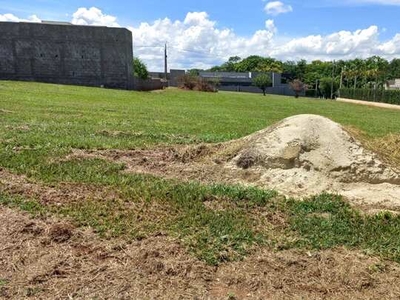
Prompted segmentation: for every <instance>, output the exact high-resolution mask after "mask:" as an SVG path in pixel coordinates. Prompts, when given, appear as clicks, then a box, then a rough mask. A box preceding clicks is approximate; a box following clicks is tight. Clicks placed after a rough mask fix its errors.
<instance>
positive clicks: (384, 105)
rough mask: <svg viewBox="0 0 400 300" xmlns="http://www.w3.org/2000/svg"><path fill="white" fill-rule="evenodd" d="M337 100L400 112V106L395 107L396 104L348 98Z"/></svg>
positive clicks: (338, 99)
mask: <svg viewBox="0 0 400 300" xmlns="http://www.w3.org/2000/svg"><path fill="white" fill-rule="evenodd" d="M336 100H337V101H339V102H347V103H353V104H360V105H367V106H373V107H382V108H389V109H397V110H400V105H395V104H388V103H380V102H371V101H362V100H354V99H347V98H337V99H336Z"/></svg>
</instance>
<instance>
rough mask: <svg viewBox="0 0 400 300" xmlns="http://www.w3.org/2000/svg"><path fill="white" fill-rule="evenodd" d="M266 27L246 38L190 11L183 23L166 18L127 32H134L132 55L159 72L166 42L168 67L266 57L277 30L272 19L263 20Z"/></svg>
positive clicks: (201, 13) (203, 64)
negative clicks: (257, 55) (256, 55)
mask: <svg viewBox="0 0 400 300" xmlns="http://www.w3.org/2000/svg"><path fill="white" fill-rule="evenodd" d="M265 26H266V27H265V28H264V29H260V30H257V31H256V32H254V34H252V35H251V36H249V37H242V36H238V35H237V34H236V33H235V32H234V31H233V30H232V29H228V28H223V29H220V28H218V27H217V25H216V22H214V21H212V20H210V18H209V16H208V14H207V13H206V12H190V13H188V14H187V15H186V17H185V19H184V20H183V21H180V20H176V21H171V20H170V19H168V18H165V19H159V20H156V21H154V22H152V23H141V24H140V25H139V26H138V27H129V29H130V30H131V31H132V33H133V41H134V54H135V55H136V56H138V57H140V58H141V59H143V60H144V61H145V62H146V64H147V65H148V67H149V69H152V70H162V69H163V45H164V43H165V42H168V47H169V55H168V56H169V65H170V67H171V68H208V67H210V66H212V65H215V64H220V63H221V62H223V61H225V60H227V59H228V58H229V57H230V56H234V55H240V56H242V57H246V56H248V55H251V54H259V55H266V53H267V49H268V48H269V47H271V41H272V39H273V37H274V34H275V32H276V28H275V25H274V22H273V21H272V20H268V21H266V23H265ZM142 46H153V47H142Z"/></svg>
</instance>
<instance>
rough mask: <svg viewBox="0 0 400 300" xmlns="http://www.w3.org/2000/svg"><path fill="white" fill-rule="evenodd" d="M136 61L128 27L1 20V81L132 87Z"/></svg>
mask: <svg viewBox="0 0 400 300" xmlns="http://www.w3.org/2000/svg"><path fill="white" fill-rule="evenodd" d="M132 60H133V52H132V33H131V32H130V31H129V30H127V29H125V28H109V27H100V26H78V25H71V24H68V23H56V22H48V23H46V22H43V23H13V22H0V80H28V81H40V82H49V83H61V84H74V85H86V86H104V87H107V88H120V89H132V88H133V65H132Z"/></svg>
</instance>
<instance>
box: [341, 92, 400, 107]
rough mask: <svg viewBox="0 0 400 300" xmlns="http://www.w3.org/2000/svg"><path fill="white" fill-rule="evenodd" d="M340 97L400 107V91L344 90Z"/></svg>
mask: <svg viewBox="0 0 400 300" xmlns="http://www.w3.org/2000/svg"><path fill="white" fill-rule="evenodd" d="M340 97H343V98H349V99H357V100H364V101H373V102H383V103H389V104H398V105H400V90H382V89H377V90H374V89H351V88H350V89H349V88H342V89H340Z"/></svg>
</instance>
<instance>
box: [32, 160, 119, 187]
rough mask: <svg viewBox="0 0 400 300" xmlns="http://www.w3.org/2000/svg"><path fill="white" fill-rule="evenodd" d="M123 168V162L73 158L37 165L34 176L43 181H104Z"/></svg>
mask: <svg viewBox="0 0 400 300" xmlns="http://www.w3.org/2000/svg"><path fill="white" fill-rule="evenodd" d="M123 169H124V165H123V164H115V163H110V162H107V161H105V160H103V159H96V158H95V159H74V160H70V161H61V162H54V163H50V164H43V165H41V166H39V168H38V170H37V174H36V176H35V177H37V178H38V179H41V180H43V181H45V182H59V181H70V182H81V183H106V182H107V178H109V177H110V176H113V175H117V174H118V173H119V172H120V171H121V170H123Z"/></svg>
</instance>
